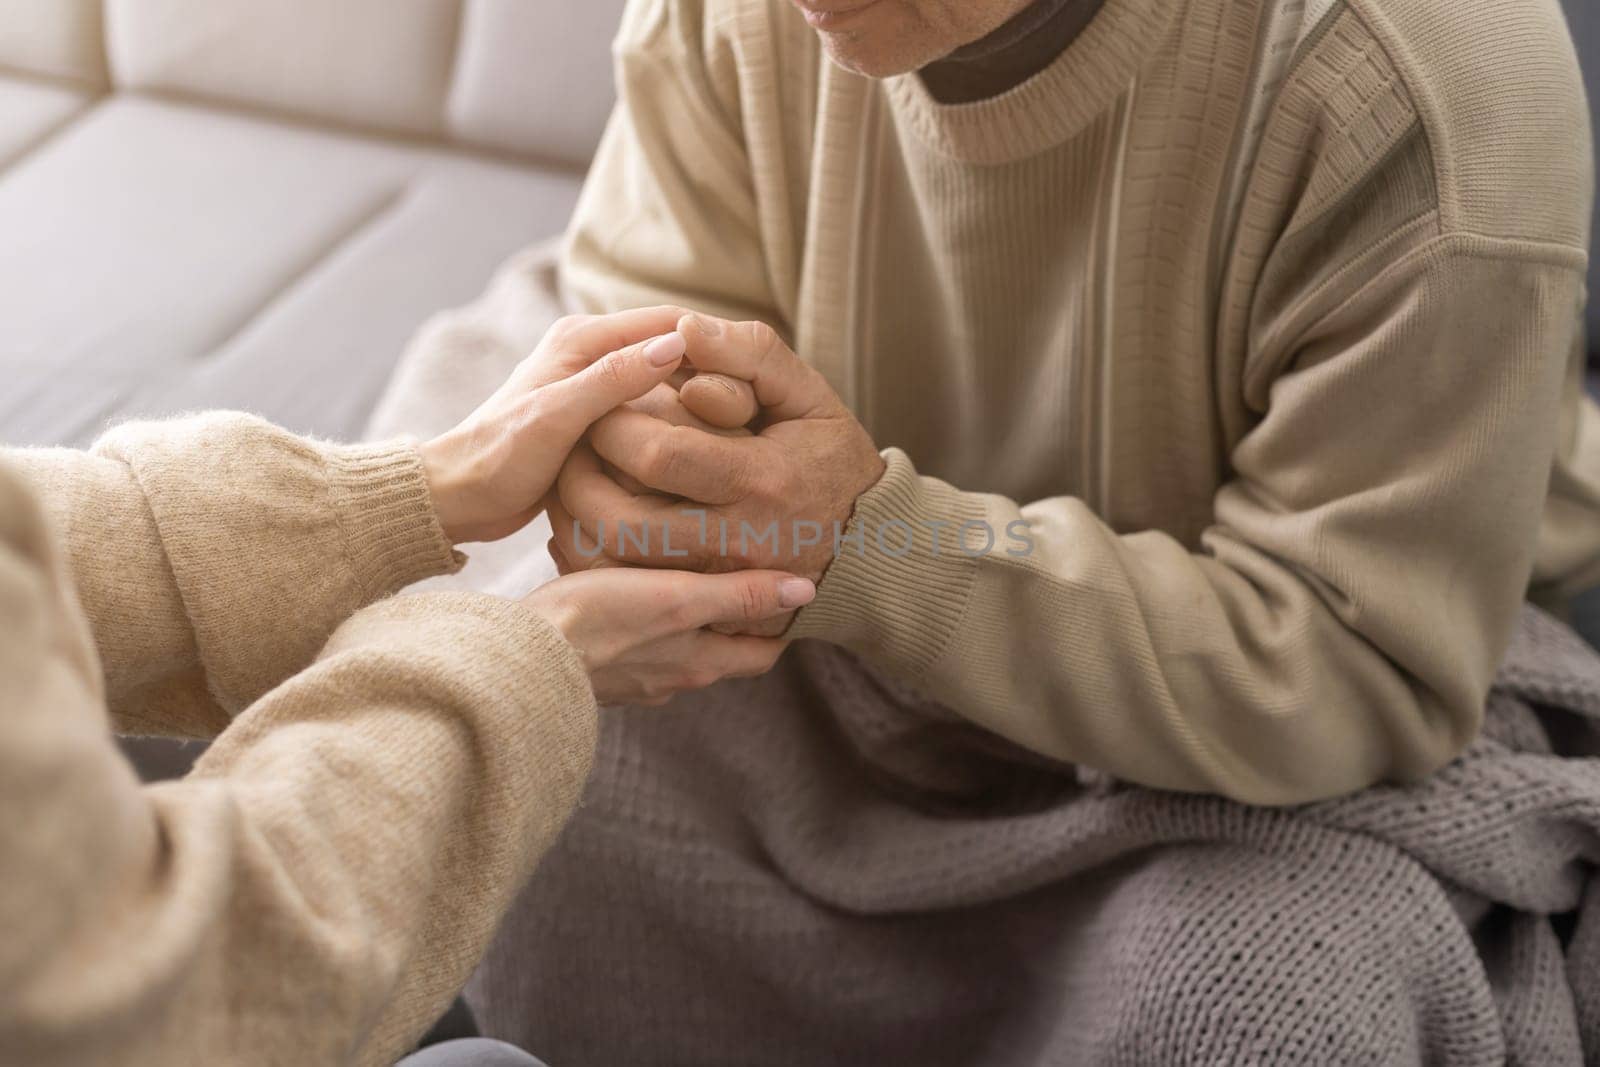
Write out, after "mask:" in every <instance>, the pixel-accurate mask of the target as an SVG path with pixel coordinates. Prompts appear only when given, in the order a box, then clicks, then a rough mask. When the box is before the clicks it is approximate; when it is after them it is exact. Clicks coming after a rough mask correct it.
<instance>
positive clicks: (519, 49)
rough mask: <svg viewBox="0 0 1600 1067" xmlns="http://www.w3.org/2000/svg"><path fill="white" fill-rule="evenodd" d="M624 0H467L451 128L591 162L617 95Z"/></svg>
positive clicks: (491, 143) (515, 148)
mask: <svg viewBox="0 0 1600 1067" xmlns="http://www.w3.org/2000/svg"><path fill="white" fill-rule="evenodd" d="M622 8H623V0H580V2H574V0H467V5H466V9H465V12H464V21H463V23H462V27H461V44H460V47H459V49H458V52H457V60H456V75H455V81H454V85H453V87H452V89H451V93H450V111H449V129H450V132H451V134H452V135H453V136H455V137H457V138H459V139H461V140H463V141H467V142H470V143H472V144H477V145H482V146H485V147H490V148H499V149H504V150H506V151H510V152H517V153H522V154H526V155H535V156H541V157H543V158H547V159H559V160H562V161H565V162H569V163H573V164H577V165H580V166H581V165H585V164H587V163H588V161H589V158H590V157H591V156H593V155H594V150H595V147H596V146H597V145H598V144H599V143H600V134H601V131H602V130H603V129H604V128H605V122H606V116H607V115H608V114H609V113H610V111H611V104H612V101H613V99H614V93H613V90H612V77H611V39H612V37H613V36H615V34H616V29H617V23H618V21H619V20H620V19H621V18H622Z"/></svg>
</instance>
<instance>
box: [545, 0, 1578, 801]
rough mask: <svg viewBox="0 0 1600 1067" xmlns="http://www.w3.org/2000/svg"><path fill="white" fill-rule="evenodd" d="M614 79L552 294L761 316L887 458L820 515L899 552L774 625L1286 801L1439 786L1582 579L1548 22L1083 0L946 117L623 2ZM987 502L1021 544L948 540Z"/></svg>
mask: <svg viewBox="0 0 1600 1067" xmlns="http://www.w3.org/2000/svg"><path fill="white" fill-rule="evenodd" d="M617 57H618V62H619V65H620V86H621V93H622V102H621V106H620V109H619V110H618V112H617V113H616V116H615V117H614V119H613V122H612V124H611V126H610V128H609V131H608V134H607V137H606V140H605V143H604V146H603V147H602V149H601V152H600V156H599V160H598V162H597V164H596V166H595V169H594V171H593V173H592V175H591V177H590V180H589V184H588V187H587V189H586V191H585V194H584V197H583V200H582V204H581V206H580V208H579V217H578V222H577V225H576V228H575V230H574V233H573V237H572V240H571V243H570V246H569V249H568V253H567V256H566V263H565V280H566V282H567V284H568V286H569V287H570V289H571V291H572V293H573V294H574V296H575V297H576V299H577V300H578V301H579V302H580V303H582V304H583V305H585V306H586V307H588V308H589V309H591V310H608V309H616V308H621V307H628V306H635V305H641V304H650V303H657V302H662V301H675V302H681V303H686V304H689V305H691V306H699V307H703V308H706V309H708V310H710V311H713V312H717V313H721V314H724V315H729V316H735V317H741V318H760V319H765V320H768V321H770V322H772V323H773V324H775V325H777V326H778V327H779V328H780V329H781V330H782V331H784V332H785V333H786V334H787V336H788V338H789V339H790V340H791V341H792V342H793V343H794V345H795V347H796V350H797V351H798V352H799V353H800V354H801V356H802V357H803V358H806V359H808V360H810V361H811V362H813V363H814V364H815V365H816V366H817V367H819V368H820V369H821V370H822V371H823V372H824V373H825V374H826V376H827V377H828V379H829V380H830V381H831V382H832V383H833V385H834V386H835V388H837V389H838V391H839V392H840V393H841V395H842V396H843V397H844V398H845V399H846V401H847V402H849V403H850V404H851V405H852V406H853V407H854V409H855V410H856V412H857V413H858V414H859V415H860V417H861V418H862V420H863V422H864V423H865V424H866V426H867V428H868V429H869V430H870V431H871V432H872V433H873V434H874V436H875V438H876V439H877V441H878V442H879V444H880V445H881V446H883V447H885V448H887V452H886V456H887V458H888V461H889V472H888V475H887V477H886V478H884V479H883V481H882V483H881V484H879V485H878V486H877V487H876V488H874V489H872V490H871V491H870V492H868V493H867V494H866V495H865V496H864V497H863V498H862V499H861V501H860V502H859V504H858V506H857V516H858V518H859V519H860V520H862V522H863V524H864V525H866V526H867V527H869V528H871V529H874V530H876V529H879V528H882V526H883V524H884V523H886V522H888V521H890V520H901V521H904V522H906V523H908V524H909V525H910V526H911V528H912V529H913V530H914V531H916V532H917V534H918V537H917V541H916V544H915V546H914V549H913V550H912V551H911V552H910V553H909V554H907V555H905V556H904V557H902V558H894V557H893V556H891V555H890V554H889V553H886V552H882V551H872V550H870V548H869V551H867V552H866V554H865V555H864V556H860V555H858V554H857V550H856V549H853V548H851V547H850V546H848V545H847V546H846V552H845V554H844V556H843V557H842V558H840V559H838V560H837V561H836V562H835V563H834V564H833V565H832V567H831V569H830V571H829V572H828V574H827V576H826V579H825V580H824V582H823V583H822V586H821V591H820V595H819V597H818V599H817V601H816V603H815V604H814V605H813V606H811V607H810V608H808V609H806V610H805V611H804V612H803V613H802V614H801V616H800V618H799V620H798V622H797V624H796V627H795V629H794V631H793V632H792V634H791V636H796V637H822V638H827V639H829V640H832V641H835V642H838V643H840V644H843V645H845V646H847V647H849V648H851V649H853V650H855V651H857V652H859V653H861V654H863V655H865V656H866V657H868V658H869V659H871V660H873V661H874V662H876V663H878V664H879V665H880V666H883V667H886V668H888V669H889V670H890V671H892V672H893V673H894V674H896V675H897V676H898V677H900V678H902V679H904V680H907V681H911V682H915V683H918V684H919V685H920V686H921V687H922V688H924V689H925V690H926V691H927V692H928V693H930V694H931V695H932V696H934V697H936V698H937V699H939V700H940V701H942V702H944V703H945V704H948V705H949V706H951V707H953V708H955V709H956V710H958V711H960V712H961V713H963V714H964V715H966V716H967V717H969V718H970V719H972V720H974V721H976V722H978V723H980V724H982V725H984V726H986V727H989V728H990V729H992V730H994V731H996V732H998V733H1000V734H1002V735H1004V736H1006V737H1009V738H1011V739H1012V740H1015V741H1018V742H1020V743H1022V744H1025V745H1027V746H1029V747H1031V748H1033V749H1035V750H1037V751H1039V752H1043V753H1046V754H1048V755H1051V756H1054V757H1058V758H1061V759H1065V760H1070V761H1075V762H1082V763H1086V764H1090V765H1093V766H1096V767H1099V768H1103V769H1105V770H1109V771H1111V772H1113V773H1115V774H1116V775H1118V776H1120V777H1122V778H1125V779H1128V780H1131V781H1134V782H1139V783H1144V784H1148V785H1152V786H1158V787H1166V788H1172V789H1179V790H1196V791H1203V792H1216V793H1222V794H1225V795H1228V796H1232V797H1234V798H1238V799H1244V800H1248V801H1254V802H1263V803H1284V802H1294V801H1304V800H1310V799H1314V798H1319V797H1327V796H1333V795H1336V794H1339V793H1343V792H1346V791H1349V790H1354V789H1357V788H1359V787H1362V786H1365V785H1367V784H1369V783H1372V782H1374V781H1377V780H1379V779H1383V778H1391V777H1392V778H1415V777H1418V776H1421V775H1424V774H1426V773H1428V772H1429V771H1431V770H1433V769H1434V768H1436V767H1438V766H1439V765H1440V764H1441V763H1443V762H1444V761H1445V760H1447V759H1448V758H1450V757H1451V756H1452V755H1453V754H1455V753H1456V752H1458V751H1459V750H1460V749H1461V748H1462V746H1463V745H1464V744H1465V743H1466V742H1467V740H1468V739H1469V738H1470V737H1471V736H1472V735H1473V734H1474V732H1475V731H1476V729H1477V726H1478V723H1479V720H1480V717H1481V713H1482V707H1483V700H1484V695H1485V692H1486V690H1487V688H1488V685H1489V680H1490V677H1491V675H1492V673H1493V671H1494V669H1495V666H1496V664H1497V663H1498V661H1499V660H1500V657H1501V654H1502V652H1503V651H1504V649H1505V646H1506V642H1507V639H1508V635H1509V633H1510V628H1511V625H1512V622H1513V620H1514V619H1515V618H1516V615H1517V611H1518V606H1519V604H1520V602H1521V601H1522V599H1523V597H1524V594H1525V593H1526V591H1527V590H1528V588H1529V584H1530V579H1533V580H1535V581H1536V582H1537V583H1538V584H1539V585H1541V586H1544V587H1547V588H1549V589H1551V590H1560V589H1563V588H1571V587H1574V586H1577V585H1580V584H1583V583H1587V582H1591V581H1594V580H1596V579H1597V578H1600V492H1597V488H1600V436H1597V433H1596V431H1597V429H1600V424H1597V423H1596V422H1595V421H1594V420H1593V415H1594V409H1593V406H1592V405H1590V404H1588V403H1587V402H1585V401H1583V400H1582V399H1581V392H1580V387H1579V382H1580V374H1581V359H1580V344H1579V323H1580V309H1581V305H1582V300H1583V286H1584V281H1583V277H1584V268H1585V263H1586V252H1585V248H1586V245H1587V239H1588V236H1587V228H1588V219H1589V203H1590V196H1591V190H1592V174H1591V169H1592V162H1591V159H1592V157H1591V153H1590V146H1589V143H1588V134H1587V131H1588V124H1587V122H1586V120H1585V112H1584V100H1583V92H1582V87H1581V84H1580V82H1579V79H1578V73H1577V66H1576V60H1575V57H1574V55H1573V51H1572V46H1571V43H1570V41H1569V39H1568V37H1567V35H1566V30H1565V26H1564V23H1563V21H1562V17H1561V13H1560V10H1559V7H1558V5H1557V4H1556V2H1555V0H1452V2H1450V3H1442V2H1432V0H1107V3H1106V4H1105V7H1104V8H1103V10H1102V11H1101V12H1100V13H1099V15H1098V16H1097V17H1096V19H1095V20H1094V22H1093V23H1092V24H1091V25H1090V26H1089V27H1088V29H1087V30H1086V31H1085V32H1084V33H1083V35H1082V36H1081V37H1080V38H1079V39H1078V40H1077V41H1076V42H1075V43H1074V44H1073V45H1072V46H1071V47H1070V48H1069V49H1068V50H1067V51H1066V52H1065V53H1064V54H1063V55H1062V56H1061V57H1060V58H1059V59H1058V60H1057V61H1056V62H1055V63H1054V64H1053V65H1052V66H1051V67H1049V68H1047V69H1046V70H1045V71H1044V72H1043V73H1041V74H1040V75H1038V76H1037V77H1035V78H1033V79H1031V80H1030V81H1028V82H1026V83H1024V84H1023V85H1021V86H1019V87H1018V88H1016V89H1014V90H1012V91H1011V92H1008V93H1006V94H1004V95H1002V96H1000V97H997V98H995V99H992V100H987V101H983V102H979V103H976V104H970V105H962V106H941V105H939V104H938V103H936V102H935V101H934V100H933V99H932V98H931V97H930V96H929V95H928V93H927V91H926V90H925V89H924V87H923V86H922V84H921V82H920V81H919V80H918V78H917V77H916V76H914V75H913V76H906V77H901V78H894V79H890V80H888V81H886V82H874V81H870V80H867V79H864V78H860V77H857V76H855V75H852V74H848V73H845V72H843V71H842V70H840V69H839V68H837V67H836V66H834V65H833V64H831V63H830V62H829V61H828V60H827V59H826V57H825V56H824V55H823V53H822V52H821V50H820V46H819V42H818V40H817V38H816V35H815V34H814V33H812V32H811V30H810V29H809V28H808V27H807V26H806V24H805V22H804V20H803V19H802V18H801V17H800V16H799V13H798V12H797V11H796V10H795V9H794V7H793V5H792V4H790V3H788V2H787V0H635V2H633V3H631V4H630V5H629V7H628V12H627V15H626V17H625V20H624V25H623V28H622V32H621V35H620V37H619V39H618V44H617ZM1019 518H1026V519H1027V520H1029V521H1030V522H1031V523H1032V526H1033V531H1034V542H1035V546H1036V547H1035V551H1034V552H1033V554H1032V555H1031V556H1029V557H1028V558H1021V559H1019V558H1013V557H1011V556H1008V555H1007V550H1008V548H1010V547H1011V545H1010V543H1009V542H1008V541H1007V539H1006V538H1005V537H1004V536H1002V537H1001V538H1000V539H999V541H998V543H997V545H996V547H995V548H993V549H992V550H990V551H987V552H981V551H980V554H978V555H976V556H974V557H968V556H966V555H964V554H962V553H960V552H957V551H953V550H952V548H951V538H952V535H951V533H950V532H949V531H951V530H953V529H954V528H955V527H956V526H958V525H959V524H960V523H962V522H964V521H969V520H983V521H987V523H988V524H989V526H990V527H991V528H992V529H994V530H996V531H1004V530H1006V528H1007V527H1008V526H1009V525H1010V524H1011V523H1012V522H1014V521H1016V520H1018V519H1019ZM936 522H945V523H949V524H950V525H949V526H947V527H945V528H944V530H945V532H944V545H943V551H942V552H937V553H936V552H935V551H934V549H933V541H932V536H933V534H932V524H933V523H936ZM895 536H898V535H895ZM890 544H891V547H894V548H896V549H898V540H892V541H891V542H890ZM869 545H870V537H869ZM977 547H978V548H979V549H980V550H981V547H982V546H981V545H979V546H977Z"/></svg>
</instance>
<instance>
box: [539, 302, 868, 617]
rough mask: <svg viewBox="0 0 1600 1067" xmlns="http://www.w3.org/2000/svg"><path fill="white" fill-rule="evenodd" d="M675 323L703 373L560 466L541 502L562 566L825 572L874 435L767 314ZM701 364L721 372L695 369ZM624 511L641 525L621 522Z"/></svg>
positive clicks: (642, 403)
mask: <svg viewBox="0 0 1600 1067" xmlns="http://www.w3.org/2000/svg"><path fill="white" fill-rule="evenodd" d="M678 331H679V332H680V333H681V334H682V335H683V336H684V338H685V341H686V347H687V362H688V363H689V364H691V365H692V366H693V367H694V368H695V370H696V371H697V372H698V373H697V374H696V375H695V376H694V377H692V378H688V379H681V378H680V379H679V382H678V387H677V388H676V389H672V388H671V387H670V386H669V387H657V389H656V390H655V391H653V392H652V393H650V394H648V395H647V396H646V397H644V398H642V399H641V400H639V401H635V402H633V403H631V404H628V405H624V406H623V407H622V408H620V409H618V410H617V411H615V412H613V413H612V414H610V415H608V416H606V417H605V418H603V419H601V420H600V421H599V422H597V423H596V424H595V426H594V427H593V428H592V429H591V431H590V433H589V436H588V439H587V442H586V444H585V445H580V446H579V447H578V448H577V449H575V450H574V452H573V454H572V456H571V458H570V459H569V460H568V461H567V464H566V466H565V467H564V468H563V469H562V472H561V475H560V478H559V479H558V481H557V496H556V498H555V499H553V500H551V501H550V502H549V504H550V517H551V522H552V526H553V527H554V531H555V536H554V539H553V543H552V550H551V551H552V555H553V556H555V558H556V560H557V564H558V566H561V567H562V568H563V569H564V570H574V569H580V570H586V569H589V568H591V567H594V566H615V565H617V564H629V565H635V566H646V567H657V568H675V569H683V570H696V571H702V572H705V573H720V572H727V571H740V570H747V569H757V568H777V569H782V570H785V571H788V572H790V573H793V574H797V575H800V576H801V577H805V578H810V579H811V580H813V581H821V579H822V576H823V575H824V573H825V572H826V571H827V569H828V565H829V564H830V563H831V562H832V560H833V555H834V531H835V529H836V526H837V528H839V529H842V528H844V527H845V526H847V525H848V523H849V521H850V517H851V515H852V513H853V512H854V509H855V502H856V499H857V498H858V497H859V496H860V495H861V494H862V493H863V492H865V491H866V490H867V489H868V488H870V487H871V486H872V485H873V484H874V483H876V482H877V480H878V479H879V478H880V477H882V475H883V470H884V463H883V460H882V458H881V457H880V456H879V455H878V452H877V448H876V446H874V444H873V442H872V439H871V437H870V436H869V435H868V433H867V431H866V429H865V428H864V427H863V426H862V425H861V424H860V422H859V421H858V420H857V419H856V418H855V416H854V415H853V414H852V413H851V412H850V411H849V409H848V408H846V407H845V405H844V403H843V401H841V400H840V399H839V397H838V395H837V394H835V393H834V391H833V389H832V388H831V387H829V385H828V384H827V382H826V381H825V380H824V379H823V377H822V375H821V374H819V373H818V372H817V371H816V370H815V369H813V368H811V367H809V366H807V365H806V364H805V363H803V362H802V361H801V360H800V359H799V358H798V357H797V356H796V355H795V354H794V353H793V352H792V351H791V350H790V349H789V348H788V346H787V345H785V344H784V343H783V341H782V339H781V338H779V336H778V335H777V333H776V332H775V331H774V330H772V329H771V328H770V327H768V326H766V325H765V324H762V323H754V322H744V323H734V322H728V321H726V320H720V319H712V318H709V317H706V316H702V315H689V316H686V317H685V318H684V319H683V320H682V321H681V322H680V323H679V324H678ZM709 375H718V376H722V377H720V378H717V377H707V379H706V380H705V381H701V380H700V378H701V376H709ZM671 392H675V393H676V396H669V395H668V393H671ZM752 412H753V413H754V417H753V418H749V419H746V420H745V422H744V423H738V424H734V425H730V423H732V422H733V420H734V419H737V418H740V417H742V416H746V415H749V414H751V413H752ZM696 510H698V511H700V512H702V514H693V513H691V512H693V511H696ZM574 523H576V525H577V529H579V530H581V531H582V533H583V538H582V541H581V543H580V541H579V540H578V534H577V531H576V530H575V529H574ZM623 525H626V526H627V527H628V528H629V529H630V530H632V531H636V532H637V531H648V536H647V537H646V538H639V537H632V538H629V537H623V536H620V534H621V528H622V526H623ZM773 530H776V536H767V534H768V533H769V532H770V531H773ZM791 621H792V619H791V617H789V616H785V617H782V618H780V619H777V620H775V621H772V622H768V623H765V624H758V625H755V626H752V627H749V628H746V629H744V630H743V631H742V632H746V633H757V634H775V633H782V632H783V630H784V629H786V628H787V627H788V625H789V623H790V622H791Z"/></svg>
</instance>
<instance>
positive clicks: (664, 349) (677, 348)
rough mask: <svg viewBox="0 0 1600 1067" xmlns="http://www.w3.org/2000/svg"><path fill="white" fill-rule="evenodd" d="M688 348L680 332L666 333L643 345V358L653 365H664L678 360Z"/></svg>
mask: <svg viewBox="0 0 1600 1067" xmlns="http://www.w3.org/2000/svg"><path fill="white" fill-rule="evenodd" d="M688 350H689V344H688V342H687V341H685V340H684V339H683V334H681V333H666V334H662V335H661V336H660V337H657V338H656V339H655V340H654V341H651V342H650V343H649V344H647V345H645V346H644V358H645V359H646V360H648V361H649V362H650V365H651V366H654V367H665V366H669V365H670V364H673V363H676V362H678V360H680V359H682V358H683V354H684V353H685V352H687V351H688Z"/></svg>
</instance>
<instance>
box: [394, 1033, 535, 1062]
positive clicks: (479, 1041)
mask: <svg viewBox="0 0 1600 1067" xmlns="http://www.w3.org/2000/svg"><path fill="white" fill-rule="evenodd" d="M395 1067H545V1065H544V1063H543V1062H541V1061H539V1060H536V1059H534V1058H533V1057H532V1056H530V1055H528V1054H527V1053H526V1052H523V1051H522V1050H521V1049H519V1048H516V1047H514V1046H512V1045H508V1044H506V1043H505V1042H504V1041H492V1040H490V1039H489V1038H486V1037H467V1038H461V1039H460V1040H457V1041H446V1042H444V1043H443V1044H440V1045H430V1046H428V1047H427V1048H425V1049H423V1050H422V1051H421V1052H413V1053H412V1054H411V1055H409V1056H407V1057H406V1058H405V1059H403V1060H401V1061H400V1062H399V1063H398V1064H396V1065H395Z"/></svg>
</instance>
